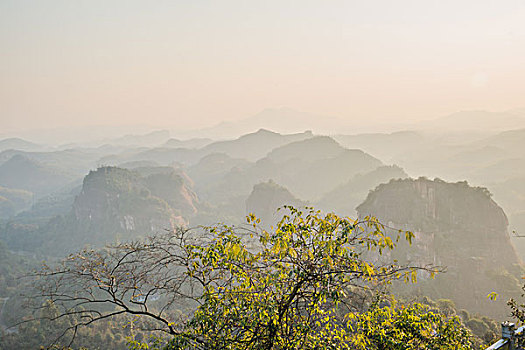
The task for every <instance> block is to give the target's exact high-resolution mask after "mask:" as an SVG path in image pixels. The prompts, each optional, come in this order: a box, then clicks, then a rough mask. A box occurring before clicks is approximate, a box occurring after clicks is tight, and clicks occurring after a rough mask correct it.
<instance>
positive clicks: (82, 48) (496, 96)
mask: <svg viewBox="0 0 525 350" xmlns="http://www.w3.org/2000/svg"><path fill="white" fill-rule="evenodd" d="M523 23H525V1H523V0H505V1H486V0H485V1H474V0H465V1H450V0H446V1H437V0H432V1H430V0H429V1H408V0H401V1H395V2H394V1H388V0H382V1H379V0H377V1H331V2H327V1H264V2H247V1H221V2H218V1H217V2H213V1H155V2H145V1H124V0H119V1H111V2H108V1H94V0H90V1H86V0H81V1H68V0H56V1H49V2H47V1H46V2H44V1H27V0H4V1H2V2H1V3H0V47H1V48H2V54H1V55H0V111H1V114H0V115H1V117H0V122H1V128H2V130H3V131H9V130H23V129H25V128H28V127H31V128H33V129H34V128H57V127H79V126H84V125H118V124H123V125H124V124H150V125H164V126H168V127H173V126H180V127H182V128H197V127H203V126H208V125H212V124H216V123H219V122H221V121H225V120H238V119H242V118H246V117H250V116H252V115H254V114H256V113H258V112H259V111H261V110H263V109H265V108H273V107H280V106H287V107H291V108H293V109H297V110H301V111H305V112H310V113H313V114H318V115H330V116H335V117H339V118H342V119H346V120H348V121H349V122H350V121H364V120H367V121H374V122H378V123H391V122H408V121H417V120H424V119H432V118H435V117H438V116H441V115H445V114H449V113H453V112H455V111H458V110H465V109H485V110H494V111H502V110H507V109H512V108H518V107H523V106H524V101H523V96H524V95H525V94H524V93H525V66H524V65H523V62H525V26H524V25H523Z"/></svg>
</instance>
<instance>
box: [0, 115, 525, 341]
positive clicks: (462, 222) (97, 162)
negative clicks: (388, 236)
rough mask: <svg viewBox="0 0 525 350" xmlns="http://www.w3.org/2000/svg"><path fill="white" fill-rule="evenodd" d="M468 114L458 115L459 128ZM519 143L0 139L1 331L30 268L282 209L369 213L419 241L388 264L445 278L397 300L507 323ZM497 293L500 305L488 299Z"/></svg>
mask: <svg viewBox="0 0 525 350" xmlns="http://www.w3.org/2000/svg"><path fill="white" fill-rule="evenodd" d="M476 113H479V112H476ZM476 113H474V115H476ZM465 115H467V116H468V114H466V113H464V115H463V116H462V115H456V118H459V119H455V120H456V121H457V123H461V122H462V120H463V119H462V118H467V117H465ZM467 125H469V124H468V123H467ZM524 125H525V124H524ZM524 135H525V129H513V130H506V131H499V130H491V131H487V129H484V130H483V131H480V130H467V129H465V130H462V131H459V130H456V131H454V132H452V131H446V130H435V131H429V130H422V129H413V130H404V131H395V132H389V133H363V134H335V133H334V134H330V135H322V134H317V133H315V132H312V131H299V132H296V133H278V132H275V131H272V130H269V129H259V130H257V131H254V132H251V133H246V134H242V135H239V136H238V137H235V138H231V139H220V140H214V139H212V138H208V137H201V138H192V139H181V138H178V139H176V138H170V132H168V131H154V132H151V133H147V134H137V135H127V136H123V137H119V138H115V139H113V140H104V141H103V143H101V142H100V141H99V142H100V143H98V144H97V141H96V140H92V141H91V142H92V144H91V145H90V146H87V145H86V144H83V145H79V146H76V145H74V144H69V145H68V146H67V147H64V146H57V145H56V144H55V145H53V144H36V143H33V142H31V141H29V140H23V139H14V138H10V139H4V140H1V141H0V144H1V145H4V146H3V148H4V149H3V150H2V151H1V152H0V160H1V162H0V218H1V226H0V241H1V246H0V247H1V249H2V251H3V252H4V253H2V254H3V255H0V258H3V259H4V260H5V262H4V263H3V264H6V263H7V262H8V261H9V264H10V265H7V266H8V268H7V270H6V269H5V268H4V269H3V270H1V271H2V272H1V276H0V278H1V279H2V281H3V283H2V289H0V291H1V293H2V294H1V295H0V297H2V298H3V299H2V300H7V301H6V303H5V306H4V308H3V311H2V314H1V315H0V317H1V320H2V323H0V325H2V327H3V329H4V330H3V332H7V333H5V334H11V336H15V335H16V334H18V332H19V331H20V332H22V333H23V332H26V330H24V329H23V328H21V329H19V330H17V329H18V328H14V331H13V330H12V329H11V328H7V325H8V324H9V323H16V321H17V320H19V319H20V317H24V316H23V315H25V314H26V313H27V311H22V310H23V309H20V307H21V306H20V305H21V304H20V303H21V301H20V300H19V299H20V291H21V290H23V289H24V288H27V286H24V282H23V279H19V277H17V276H19V275H21V274H23V273H27V272H28V271H29V270H30V269H31V268H35V267H37V266H38V263H37V261H41V260H47V261H55V260H57V259H58V260H60V259H61V258H62V257H65V256H67V255H68V254H71V253H73V252H75V251H78V250H80V249H82V248H90V249H101V248H103V247H105V246H108V245H112V244H115V243H120V242H127V241H130V240H133V239H142V238H144V237H146V236H151V235H157V234H160V233H162V232H165V231H167V230H168V231H169V230H175V229H176V228H177V227H197V226H200V225H213V224H216V223H228V224H233V225H237V226H242V225H243V223H244V222H245V217H246V215H249V214H251V213H253V214H255V215H256V216H257V217H259V218H260V219H261V221H262V223H263V225H264V227H265V228H266V229H268V230H271V228H272V227H273V226H275V225H276V224H277V222H278V221H279V220H280V219H281V218H282V217H283V215H285V214H286V211H279V210H278V208H281V207H283V206H285V205H291V206H294V207H296V208H304V207H314V208H316V209H320V210H322V211H323V212H334V213H336V214H338V215H341V216H348V217H352V218H364V217H367V216H370V215H372V216H375V217H377V218H378V219H379V220H380V222H382V223H384V224H385V225H387V226H388V227H389V230H397V229H402V230H410V231H412V232H414V234H415V241H414V242H413V244H411V245H408V244H401V245H400V246H399V247H398V249H397V250H396V251H395V252H394V253H392V254H393V255H387V256H386V258H387V260H388V259H394V258H395V259H396V261H402V262H404V263H417V264H418V265H421V266H423V265H425V264H433V265H435V266H441V267H444V268H446V272H443V273H441V274H439V275H438V276H437V278H435V279H431V278H428V276H426V275H424V274H422V275H421V276H420V277H419V280H420V281H419V283H418V284H417V285H415V286H405V285H400V286H395V288H394V290H395V291H396V293H397V294H398V295H399V296H401V297H403V298H409V299H410V298H416V297H418V298H420V297H421V296H425V297H426V298H430V300H451V302H452V303H453V304H454V305H455V306H454V307H456V308H457V310H460V309H462V310H466V312H467V314H468V315H471V314H472V315H474V316H468V317H467V316H464V317H463V316H462V317H463V318H464V320H463V321H464V322H466V323H467V324H468V322H469V320H474V319H475V317H477V316H475V315H482V316H483V317H485V316H488V317H492V318H493V319H496V320H500V319H504V318H505V317H506V314H507V310H506V305H505V302H506V300H507V299H508V298H517V297H519V295H520V288H521V282H520V280H521V275H522V274H523V262H522V260H523V258H524V256H525V243H522V241H521V238H518V236H519V234H520V233H521V232H525V201H524V200H523V198H525V187H524V186H523V183H525V155H524V154H523V149H525V144H523V143H524V140H525V137H523V136H524ZM513 232H515V233H517V234H515V233H513ZM15 256H16V257H17V258H16V259H13V257H15ZM18 257H19V258H18ZM3 266H6V265H3ZM492 292H495V293H498V295H499V296H500V298H499V299H497V300H496V301H491V300H489V299H487V295H488V294H490V293H492ZM455 312H458V313H459V311H455ZM480 317H481V316H480ZM488 320H489V319H488V318H487V320H485V321H480V322H485V323H483V326H479V325H478V326H479V327H481V330H480V329H475V328H472V330H473V331H474V332H478V333H476V336H479V337H481V338H483V336H486V334H489V333H490V332H491V329H494V327H495V326H494V324H493V323H490V322H494V321H490V322H489V321H488ZM473 322H474V321H470V323H471V324H474V323H475V322H474V323H473ZM476 322H478V321H476ZM479 327H478V328H479ZM10 329H11V331H9V330H10ZM13 332H14V333H13ZM487 332H488V333H487Z"/></svg>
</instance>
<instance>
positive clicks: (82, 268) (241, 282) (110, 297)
mask: <svg viewBox="0 0 525 350" xmlns="http://www.w3.org/2000/svg"><path fill="white" fill-rule="evenodd" d="M284 210H285V212H286V215H284V216H283V219H282V220H281V221H280V222H279V223H278V224H277V225H276V227H275V228H274V229H272V230H264V229H261V228H259V224H260V223H259V219H257V218H256V217H254V216H253V215H250V216H248V218H247V221H248V224H247V225H246V226H243V227H232V226H227V225H217V226H213V227H205V228H202V229H179V230H176V231H175V232H167V233H165V234H162V235H157V236H154V237H150V238H148V239H147V240H146V241H135V242H131V243H126V244H119V245H116V246H114V247H112V248H109V249H107V250H104V251H93V250H90V251H83V252H81V253H78V254H76V255H72V256H70V257H69V258H68V259H67V260H66V261H64V262H63V264H62V265H61V266H60V267H59V268H58V269H51V268H47V269H44V270H43V271H42V272H41V273H40V277H41V279H40V281H41V285H40V286H41V288H42V289H41V290H42V293H41V294H42V296H44V297H45V298H46V299H49V300H51V301H52V302H53V303H54V304H55V305H56V306H57V307H58V308H59V309H60V311H59V313H58V314H57V315H56V316H55V317H54V318H55V319H60V318H62V317H68V318H69V319H73V320H74V321H73V323H72V325H71V326H70V327H69V328H70V330H71V334H70V335H72V334H73V333H74V332H75V331H76V329H77V328H78V327H81V326H83V325H89V324H91V323H93V322H96V321H99V320H102V319H106V318H109V317H114V316H116V315H121V314H131V315H134V316H136V317H137V318H138V319H141V320H142V323H141V327H142V328H143V329H148V330H151V331H157V332H159V331H160V332H162V333H163V334H165V335H166V338H165V339H166V341H167V344H166V347H167V349H269V350H270V349H319V348H322V349H350V348H355V346H356V344H359V342H358V343H356V341H358V339H360V338H359V337H361V336H363V337H365V338H370V342H376V343H377V342H378V341H379V342H383V341H382V340H381V338H380V337H378V336H377V334H376V333H374V332H370V331H369V330H367V329H366V327H364V326H363V325H364V324H365V323H363V322H364V321H366V320H367V318H366V317H372V318H374V317H375V318H378V317H379V318H384V319H385V322H390V323H392V324H393V326H392V327H393V328H395V327H401V325H404V324H407V325H409V324H410V322H411V320H413V321H414V324H413V325H411V326H412V327H413V328H414V331H413V332H412V333H407V334H419V335H421V343H419V344H422V345H421V346H422V347H377V348H378V349H379V348H381V349H419V348H426V347H425V346H426V345H425V344H427V343H428V342H429V341H431V342H432V344H438V343H439V342H441V343H443V342H445V341H446V340H447V339H450V340H451V341H454V343H451V344H460V345H461V346H463V344H468V334H467V333H457V329H456V326H458V325H457V324H456V322H455V321H447V320H446V319H445V318H439V317H437V316H435V315H434V314H432V313H430V312H428V310H424V309H422V308H421V307H419V306H414V307H413V308H412V309H407V310H405V311H399V310H398V309H392V310H393V311H392V310H391V311H388V310H384V309H377V308H376V309H371V310H369V311H368V313H363V312H366V310H367V309H368V306H369V305H370V303H369V301H370V299H369V297H370V296H371V295H373V294H374V293H375V292H377V291H378V290H380V289H381V288H383V287H384V286H385V285H387V284H389V283H391V282H392V281H394V280H405V281H407V282H410V281H412V282H415V279H416V276H417V272H418V271H419V270H421V269H425V270H427V271H429V272H430V273H431V274H433V273H434V272H436V270H435V268H432V267H422V266H400V265H398V264H397V263H396V262H390V261H388V259H387V258H386V257H385V255H386V256H387V254H384V252H385V251H388V250H391V249H394V247H395V245H396V242H397V241H398V240H399V239H406V240H409V241H410V240H411V239H412V237H413V234H412V233H411V232H402V231H400V232H399V235H398V236H396V237H391V236H387V235H386V234H385V233H384V232H385V231H384V227H383V226H382V225H381V224H380V223H379V222H377V220H375V219H374V218H370V217H367V218H364V219H363V220H361V221H357V220H352V219H349V218H342V217H339V216H337V215H334V214H322V213H320V212H319V211H315V210H313V209H311V208H307V209H306V210H305V211H304V212H303V211H300V210H297V209H295V208H293V207H285V208H284ZM387 311H388V312H389V313H388V312H387ZM382 312H383V313H384V312H387V314H382ZM407 312H408V313H407ZM416 314H417V315H420V316H419V318H417V319H416V318H414V317H413V316H414V315H416ZM367 315H368V316H367ZM71 316H74V317H71ZM387 316H388V317H390V318H392V319H394V320H396V321H388V317H387ZM362 317H365V318H362ZM440 317H441V316H440ZM458 327H459V326H458ZM382 328H384V329H387V327H382ZM418 332H419V333H418ZM444 332H448V333H444ZM66 334H67V333H66ZM389 334H390V333H389ZM356 337H357V338H356ZM387 337H388V335H387ZM378 339H379V340H378ZM406 339H408V338H407V337H405V338H403V337H399V339H398V340H399V342H403V341H405V340H406ZM436 339H438V340H436ZM458 339H459V340H458ZM441 343H440V344H441ZM363 344H369V343H363ZM428 344H430V343H428ZM135 346H136V343H135ZM430 348H431V349H434V348H435V347H430ZM458 348H461V347H458ZM464 348H468V347H464Z"/></svg>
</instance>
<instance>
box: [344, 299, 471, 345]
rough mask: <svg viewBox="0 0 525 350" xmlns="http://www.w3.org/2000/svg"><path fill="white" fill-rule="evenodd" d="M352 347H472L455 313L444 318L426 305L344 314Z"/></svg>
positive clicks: (376, 307)
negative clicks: (350, 335) (347, 321)
mask: <svg viewBox="0 0 525 350" xmlns="http://www.w3.org/2000/svg"><path fill="white" fill-rule="evenodd" d="M347 318H348V320H349V328H350V329H351V330H352V331H351V333H352V340H351V344H352V348H353V349H356V350H359V349H363V350H379V349H383V350H396V349H406V350H417V349H426V350H452V349H473V348H474V346H473V341H472V336H471V334H470V332H469V331H468V330H467V329H466V328H465V327H463V326H462V325H461V321H460V319H459V318H458V317H457V316H454V317H446V316H445V315H443V314H441V313H436V312H434V311H432V310H430V308H429V306H428V305H423V304H419V303H414V304H411V305H408V306H404V305H399V306H397V305H396V303H395V302H394V305H392V306H382V307H380V306H379V303H374V304H373V305H372V307H371V308H370V309H369V310H368V311H367V312H363V313H350V314H348V315H347Z"/></svg>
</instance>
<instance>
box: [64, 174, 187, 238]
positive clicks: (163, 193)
mask: <svg viewBox="0 0 525 350" xmlns="http://www.w3.org/2000/svg"><path fill="white" fill-rule="evenodd" d="M196 201H197V198H196V196H195V194H194V193H193V192H192V191H191V189H189V188H188V187H186V186H185V183H184V179H183V178H182V177H181V176H179V175H177V174H175V173H174V172H172V173H158V174H151V175H149V176H147V177H145V178H143V177H141V176H140V175H139V174H138V173H135V172H132V171H129V170H126V169H120V168H115V167H104V168H99V169H98V170H96V171H92V172H90V173H89V174H88V175H87V176H86V178H85V179H84V184H83V187H82V191H81V193H80V194H79V195H78V197H77V198H76V200H75V203H74V204H73V212H74V215H75V218H76V220H77V221H78V222H79V223H83V224H88V225H89V226H92V227H93V228H98V229H99V230H100V231H102V232H108V231H110V232H111V231H115V230H117V231H119V232H136V233H142V234H144V233H151V232H155V231H159V230H162V229H169V228H171V227H173V226H174V225H182V224H185V223H186V220H185V219H184V218H183V216H185V217H187V216H189V215H191V214H194V213H195V212H196V210H197V209H196V208H195V203H196ZM93 231H94V230H93Z"/></svg>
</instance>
